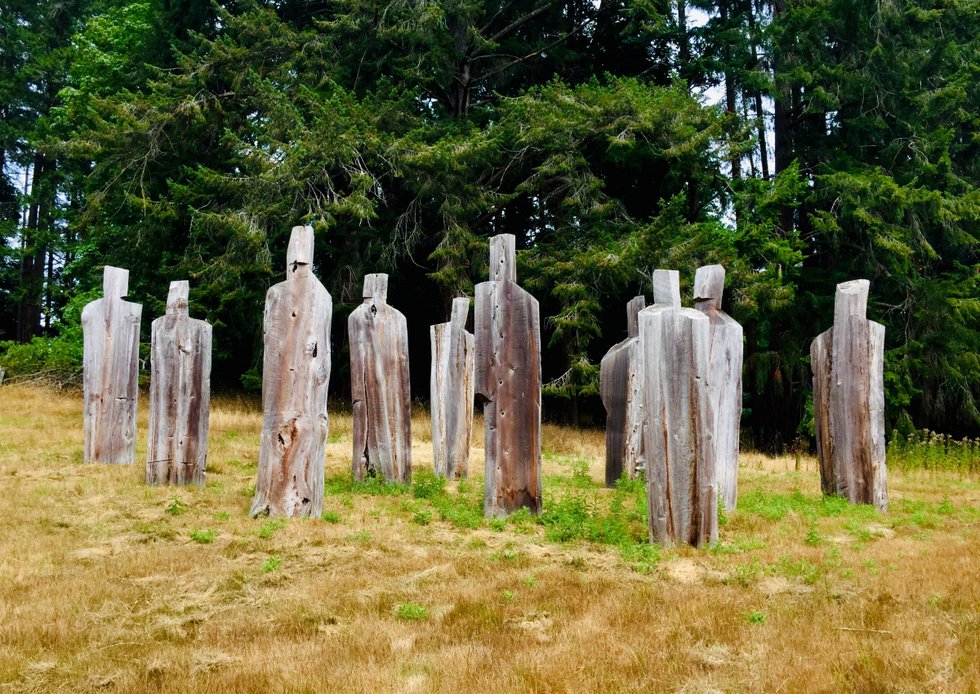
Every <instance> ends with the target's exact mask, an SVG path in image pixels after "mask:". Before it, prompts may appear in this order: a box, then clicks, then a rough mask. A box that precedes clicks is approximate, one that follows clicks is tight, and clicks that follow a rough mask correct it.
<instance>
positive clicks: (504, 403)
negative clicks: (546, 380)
mask: <svg viewBox="0 0 980 694" xmlns="http://www.w3.org/2000/svg"><path fill="white" fill-rule="evenodd" d="M516 267H517V266H516V259H515V255H514V236H513V234H500V235H498V236H494V237H493V238H492V239H490V281H488V282H481V283H480V284H478V285H477V286H476V310H475V322H474V327H475V329H474V333H475V338H476V393H477V395H478V396H479V398H480V399H481V400H482V401H483V420H484V440H485V443H484V447H485V451H486V457H485V461H484V462H485V464H484V473H485V474H484V495H483V510H484V513H485V514H486V515H487V516H494V517H500V516H505V515H507V514H509V513H511V512H513V511H516V510H517V509H519V508H527V509H529V510H530V511H531V512H532V513H540V512H541V327H540V318H539V313H538V302H537V300H536V299H535V298H534V297H533V296H531V295H530V294H529V293H528V292H527V291H525V290H524V289H522V288H521V287H519V286H518V285H517V269H516Z"/></svg>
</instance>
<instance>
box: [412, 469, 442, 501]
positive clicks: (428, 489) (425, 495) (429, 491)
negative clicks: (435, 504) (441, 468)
mask: <svg viewBox="0 0 980 694" xmlns="http://www.w3.org/2000/svg"><path fill="white" fill-rule="evenodd" d="M445 489H446V478H445V477H439V476H438V475H436V474H435V473H434V472H432V471H431V470H427V469H423V470H416V471H414V472H413V473H412V495H413V496H414V497H415V498H416V499H432V498H435V497H437V496H440V495H441V494H443V493H444V492H445Z"/></svg>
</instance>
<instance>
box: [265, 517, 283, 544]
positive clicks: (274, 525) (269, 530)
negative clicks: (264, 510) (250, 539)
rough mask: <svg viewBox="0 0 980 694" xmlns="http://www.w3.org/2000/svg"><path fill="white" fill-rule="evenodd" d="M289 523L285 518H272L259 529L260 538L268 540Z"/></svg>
mask: <svg viewBox="0 0 980 694" xmlns="http://www.w3.org/2000/svg"><path fill="white" fill-rule="evenodd" d="M287 522H288V521H287V520H286V519H285V518H270V519H269V520H267V521H266V522H265V523H263V524H262V527H261V528H259V537H261V538H262V539H263V540H268V539H269V538H270V537H272V536H273V535H275V534H276V531H277V530H279V529H280V528H283V527H285V526H286V523H287Z"/></svg>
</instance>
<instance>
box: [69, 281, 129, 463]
mask: <svg viewBox="0 0 980 694" xmlns="http://www.w3.org/2000/svg"><path fill="white" fill-rule="evenodd" d="M102 291H103V297H102V298H101V299H96V300H95V301H93V302H91V303H90V304H87V305H86V306H85V308H84V309H82V335H83V337H82V340H83V345H84V346H83V349H84V356H83V359H82V366H83V381H84V386H83V389H84V397H85V415H84V422H85V423H84V428H85V462H86V463H132V462H133V461H134V460H135V459H136V406H137V400H138V396H139V388H138V387H137V381H136V379H137V375H138V372H139V343H140V316H141V315H142V312H143V307H142V306H140V305H139V304H134V303H132V302H129V301H123V297H124V296H126V293H127V292H128V291H129V270H124V269H122V268H117V267H111V266H109V265H106V266H105V269H104V270H103V277H102Z"/></svg>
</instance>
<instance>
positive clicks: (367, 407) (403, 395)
mask: <svg viewBox="0 0 980 694" xmlns="http://www.w3.org/2000/svg"><path fill="white" fill-rule="evenodd" d="M362 296H363V297H364V302H363V303H362V304H361V305H360V306H358V307H357V308H356V309H355V310H354V312H353V313H351V314H350V317H349V318H348V319H347V333H348V336H349V338H350V372H351V397H352V399H353V402H354V456H353V473H354V478H355V479H359V480H361V479H364V478H365V477H366V476H373V475H378V476H380V477H384V478H385V479H386V480H388V481H392V482H403V483H407V482H408V481H409V480H410V479H411V476H412V395H411V386H410V384H409V372H408V324H407V323H406V321H405V316H404V315H402V313H401V312H400V311H398V310H396V309H394V308H392V307H391V306H389V305H388V275H384V274H373V275H365V277H364V290H363V292H362Z"/></svg>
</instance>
